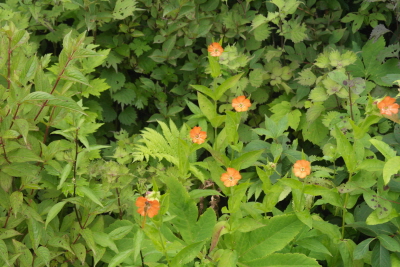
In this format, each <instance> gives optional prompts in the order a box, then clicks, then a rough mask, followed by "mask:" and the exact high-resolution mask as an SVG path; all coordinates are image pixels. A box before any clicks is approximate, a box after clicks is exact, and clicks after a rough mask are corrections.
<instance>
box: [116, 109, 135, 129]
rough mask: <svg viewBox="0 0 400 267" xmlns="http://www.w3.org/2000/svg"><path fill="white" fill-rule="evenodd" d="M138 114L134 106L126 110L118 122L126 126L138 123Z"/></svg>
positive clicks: (119, 116)
mask: <svg viewBox="0 0 400 267" xmlns="http://www.w3.org/2000/svg"><path fill="white" fill-rule="evenodd" d="M137 118H138V116H137V112H136V109H135V108H133V107H132V106H130V107H127V108H125V109H124V110H123V111H122V112H121V113H120V114H119V115H118V120H119V121H120V122H121V123H122V124H125V125H132V124H136V123H137Z"/></svg>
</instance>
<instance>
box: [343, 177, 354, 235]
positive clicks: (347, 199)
mask: <svg viewBox="0 0 400 267" xmlns="http://www.w3.org/2000/svg"><path fill="white" fill-rule="evenodd" d="M351 177H352V173H350V174H349V182H350V181H351ZM348 201H349V193H346V195H345V197H344V204H343V217H342V239H344V227H345V224H346V222H345V217H346V213H347V202H348Z"/></svg>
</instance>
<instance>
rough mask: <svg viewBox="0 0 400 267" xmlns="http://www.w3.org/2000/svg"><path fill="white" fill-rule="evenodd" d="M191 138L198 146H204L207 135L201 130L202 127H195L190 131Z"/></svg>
mask: <svg viewBox="0 0 400 267" xmlns="http://www.w3.org/2000/svg"><path fill="white" fill-rule="evenodd" d="M190 138H192V142H193V143H196V144H199V145H200V144H202V143H204V142H205V141H206V138H207V133H206V132H204V131H202V130H201V127H198V126H196V127H193V129H192V130H190Z"/></svg>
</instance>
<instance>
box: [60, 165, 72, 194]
mask: <svg viewBox="0 0 400 267" xmlns="http://www.w3.org/2000/svg"><path fill="white" fill-rule="evenodd" d="M71 170H72V164H71V163H68V164H67V165H65V166H64V168H63V170H62V172H61V175H60V183H59V185H58V186H57V190H60V189H61V187H62V185H63V183H64V182H65V180H66V179H67V178H68V176H69V174H70V173H71Z"/></svg>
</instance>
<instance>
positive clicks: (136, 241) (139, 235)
mask: <svg viewBox="0 0 400 267" xmlns="http://www.w3.org/2000/svg"><path fill="white" fill-rule="evenodd" d="M143 239H144V233H143V231H142V229H140V228H138V230H137V231H136V234H135V237H134V238H133V251H134V254H133V260H134V261H136V260H137V258H138V256H139V254H140V249H141V246H142V242H143Z"/></svg>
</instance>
